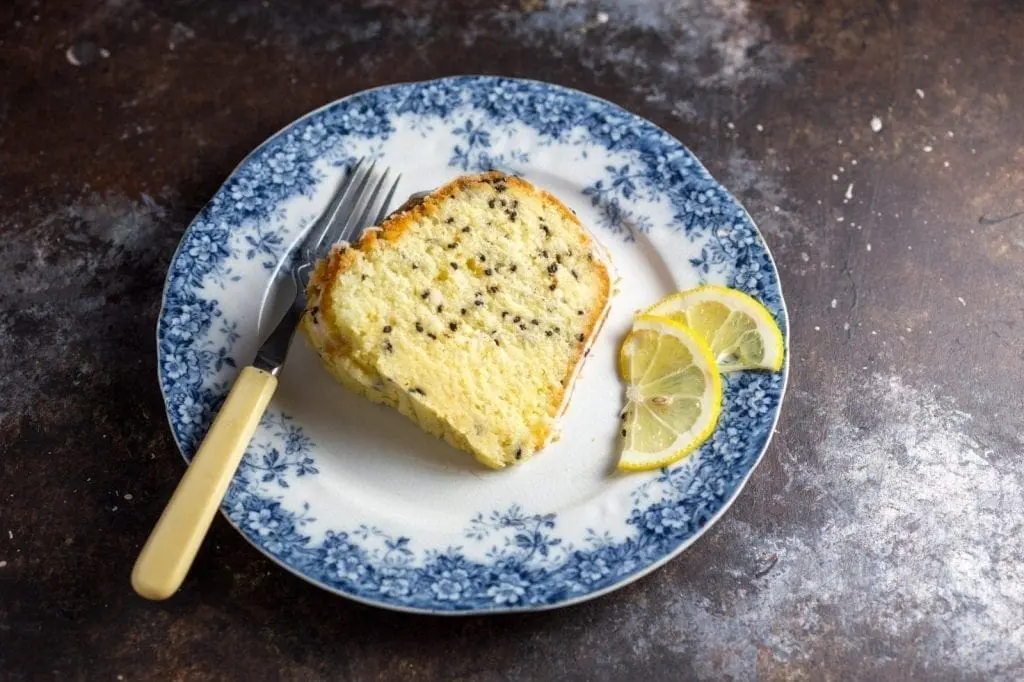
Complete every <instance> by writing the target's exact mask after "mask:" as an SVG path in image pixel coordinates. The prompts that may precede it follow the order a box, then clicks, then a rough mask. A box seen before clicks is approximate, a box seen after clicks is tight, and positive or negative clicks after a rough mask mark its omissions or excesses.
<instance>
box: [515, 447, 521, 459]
mask: <svg viewBox="0 0 1024 682" xmlns="http://www.w3.org/2000/svg"><path fill="white" fill-rule="evenodd" d="M522 458H523V449H522V448H519V449H517V450H516V459H522Z"/></svg>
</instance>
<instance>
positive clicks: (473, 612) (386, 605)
mask: <svg viewBox="0 0 1024 682" xmlns="http://www.w3.org/2000/svg"><path fill="white" fill-rule="evenodd" d="M459 81H512V82H518V83H529V84H533V85H535V86H540V87H543V88H553V89H556V90H561V91H563V92H566V93H568V94H571V95H574V96H579V97H584V98H587V99H591V100H596V101H598V102H600V103H601V104H603V105H605V106H608V107H611V108H613V109H615V110H617V111H618V112H620V113H623V114H626V115H628V116H630V117H634V118H637V119H639V120H641V121H643V122H644V123H645V124H647V125H649V126H651V127H652V128H654V129H655V130H657V131H658V132H659V133H661V134H662V135H665V136H667V137H668V138H670V139H672V140H674V141H676V142H677V143H678V144H679V145H680V146H681V147H683V148H684V149H685V150H686V151H687V153H688V154H689V156H690V157H691V159H692V160H693V162H694V163H695V165H696V167H697V169H698V170H700V171H702V172H703V173H705V174H706V176H707V177H708V178H710V179H711V180H712V181H713V182H714V183H715V185H717V186H718V187H720V188H722V189H723V190H724V191H725V192H726V194H727V195H728V196H729V197H730V198H731V199H732V200H733V202H734V203H735V205H736V206H737V207H738V208H739V209H740V210H741V211H742V212H743V215H744V216H745V217H746V219H747V221H748V222H749V223H750V225H751V227H753V229H754V231H755V232H756V234H757V236H758V237H759V238H760V240H761V243H762V244H763V247H764V252H765V255H766V257H767V259H768V261H769V262H770V263H771V266H772V268H773V270H774V271H775V274H776V279H777V282H778V297H779V316H780V317H781V318H782V322H783V325H784V326H783V329H784V333H783V341H784V347H785V349H784V356H783V357H784V363H783V366H782V369H781V370H780V373H781V375H782V382H781V384H780V386H779V402H778V408H777V409H776V410H775V415H774V417H773V419H772V421H771V424H770V427H769V429H768V436H767V438H766V439H765V442H764V444H763V445H762V446H761V449H760V452H759V453H758V455H757V457H756V458H755V459H754V460H753V462H752V463H751V465H750V468H749V469H748V470H747V472H746V473H745V474H744V475H743V477H742V479H741V480H740V481H739V483H738V484H737V485H736V488H735V490H733V492H732V494H731V495H730V496H729V497H728V498H727V499H726V500H725V502H724V503H723V504H722V506H721V507H720V508H719V509H718V510H717V511H716V512H715V513H714V514H712V515H711V517H710V518H708V520H707V522H706V523H704V524H703V525H702V526H700V527H699V528H698V529H697V530H696V532H694V533H693V535H691V536H690V537H689V538H687V539H686V540H684V541H683V542H681V543H680V544H679V545H678V546H677V547H675V548H674V549H673V550H672V551H670V552H668V553H667V554H665V555H664V556H663V557H661V558H659V559H657V560H656V561H653V562H651V563H649V564H647V565H646V566H644V567H642V568H639V569H637V570H636V571H634V572H633V573H630V574H629V575H627V576H625V577H623V578H622V579H620V580H619V581H617V582H614V583H611V584H609V585H606V586H605V587H602V588H600V589H597V590H594V591H591V592H587V593H585V594H581V595H577V596H574V597H571V598H567V599H562V600H559V601H556V602H553V603H550V604H532V605H528V606H518V607H517V606H511V607H509V606H504V605H503V606H499V607H496V608H488V609H480V608H470V609H463V610H458V609H453V610H444V609H431V608H418V607H414V606H406V605H402V604H394V603H390V602H386V601H375V600H372V599H369V598H366V597H363V596H360V595H358V594H354V593H350V592H345V591H343V590H341V589H338V588H335V587H332V586H331V585H328V584H326V583H322V582H319V581H317V580H315V579H314V578H312V577H310V576H308V575H306V574H305V573H302V572H301V571H300V570H299V569H298V568H296V567H294V566H291V565H289V564H288V563H285V562H284V561H283V560H281V559H280V558H278V557H277V556H275V555H273V554H272V553H271V552H270V551H268V550H267V549H266V548H265V547H263V546H261V545H258V544H257V543H256V542H255V541H253V540H252V538H250V537H249V535H248V534H247V533H246V532H244V531H243V529H242V528H241V527H240V526H239V525H238V524H237V523H235V521H234V520H233V519H232V518H231V516H230V515H229V514H228V513H227V510H226V509H225V508H224V505H223V501H222V502H221V503H220V504H219V505H218V511H219V512H220V515H221V516H222V517H223V518H224V519H225V520H226V521H227V522H228V523H229V524H230V525H231V527H232V528H234V529H235V531H237V532H238V534H239V535H240V536H241V537H242V538H243V539H244V540H245V541H246V542H247V543H249V544H250V545H251V546H252V547H254V548H255V549H257V550H258V551H259V552H260V553H261V554H262V555H263V556H265V557H266V558H268V559H270V560H271V561H272V562H273V563H274V564H276V565H278V566H280V567H281V568H284V569H285V570H286V571H288V572H289V573H291V574H292V575H294V576H296V577H298V578H300V579H302V580H303V581H304V582H306V583H308V584H310V585H313V586H314V587H317V588H319V589H321V590H325V591H327V592H329V593H331V594H335V595H338V596H340V597H344V598H345V599H350V600H352V601H354V602H357V603H359V604H363V605H366V606H371V607H375V608H380V609H385V610H389V611H395V612H399V613H408V614H415V615H429V616H448V617H465V616H484V615H501V614H509V613H536V612H541V611H552V610H555V609H560V608H565V607H569V606H575V605H578V604H581V603H584V602H587V601H590V600H592V599H597V598H599V597H603V596H605V595H607V594H609V593H611V592H614V591H616V590H619V589H622V588H623V587H626V586H627V585H630V584H632V583H634V582H636V581H638V580H640V579H642V578H644V577H646V576H647V575H649V574H651V573H652V572H654V571H656V570H657V569H659V568H661V567H662V566H664V565H665V564H667V563H668V562H669V561H671V560H672V559H675V558H676V557H678V556H679V555H680V554H682V553H683V552H684V551H686V550H687V549H689V547H690V546H692V545H693V543H695V542H696V541H697V540H698V539H700V538H701V537H703V536H704V534H705V533H707V532H708V531H709V530H710V529H711V528H712V527H713V526H714V525H715V524H716V523H718V522H719V521H720V520H721V518H722V517H723V516H724V515H725V513H726V512H728V511H729V509H730V508H731V507H732V505H733V504H734V503H735V502H736V500H737V499H738V498H739V497H740V494H741V493H742V492H743V490H744V489H745V488H746V486H747V483H749V482H750V479H751V477H752V476H753V474H754V471H755V470H756V469H757V468H758V466H759V465H760V464H761V461H762V460H763V459H764V456H765V453H767V451H768V446H769V445H771V442H772V439H773V438H774V436H775V433H776V428H777V426H778V423H779V419H780V417H781V415H782V407H783V405H784V403H785V397H786V390H787V388H788V386H789V373H790V358H791V354H790V323H789V309H788V307H787V305H786V298H785V294H784V293H783V291H782V289H783V287H782V276H781V272H780V270H779V267H778V263H776V261H775V256H774V254H773V253H772V250H771V248H770V247H769V245H768V242H767V240H766V239H765V237H764V233H763V232H762V231H761V229H760V227H758V224H757V222H756V221H755V220H754V219H753V216H751V215H750V212H749V211H748V210H747V208H746V206H745V205H744V204H743V203H741V202H740V201H739V199H737V198H736V197H735V196H734V195H733V194H732V192H731V191H729V190H728V188H726V187H725V185H723V184H722V183H721V182H719V181H718V179H717V178H715V176H714V175H712V174H711V172H710V171H709V170H708V169H707V167H706V166H705V165H704V163H703V162H702V161H701V160H700V158H698V157H697V155H696V154H694V153H693V152H692V151H691V150H690V148H689V147H688V146H687V145H686V144H685V143H684V142H683V141H682V140H680V139H679V138H678V137H676V136H675V135H673V134H672V133H670V132H668V131H667V130H665V129H664V128H662V127H661V126H659V125H658V124H656V123H654V122H653V121H651V120H649V119H648V118H646V117H644V116H641V115H640V114H637V113H634V112H632V111H630V110H628V109H626V108H625V107H623V106H621V105H619V104H616V103H615V102H612V101H610V100H607V99H605V98H603V97H601V96H599V95H594V94H592V93H589V92H586V91H584V90H579V89H577V88H573V87H569V86H565V85H560V84H557V83H550V82H548V81H542V80H538V79H533V78H520V77H515V76H502V75H493V74H461V75H455V76H443V77H439V78H430V79H426V80H419V81H398V82H393V83H385V84H381V85H377V86H374V87H371V88H366V89H363V90H357V91H355V92H350V93H349V94H347V95H345V96H343V97H339V98H337V99H335V100H332V101H330V102H327V103H325V104H323V105H321V106H319V107H317V108H315V109H312V110H310V111H308V112H306V113H305V114H303V115H302V116H299V117H298V118H295V119H292V120H291V121H289V122H288V123H286V124H285V125H283V126H282V127H281V128H279V129H278V130H277V131H275V132H274V133H273V134H271V135H269V136H268V137H266V138H265V139H264V140H263V141H262V142H260V143H259V144H258V145H256V146H255V147H253V148H252V149H251V150H250V151H249V153H247V154H246V155H245V156H244V157H242V159H241V160H240V161H239V162H238V163H237V164H236V165H235V166H234V167H233V168H232V169H231V171H230V172H229V173H228V174H227V175H226V176H225V177H224V180H223V181H222V182H221V183H220V185H218V187H217V189H216V190H214V192H213V194H212V195H211V196H210V199H208V200H207V201H206V202H205V203H204V204H203V205H202V206H201V207H200V208H199V209H198V211H197V212H196V214H195V216H194V217H193V218H192V220H191V221H190V222H189V224H188V226H186V228H185V229H184V230H183V231H182V233H181V237H180V239H179V241H178V244H177V246H176V247H175V249H174V252H173V253H172V255H171V258H170V260H169V261H168V268H167V274H166V275H165V277H164V286H163V288H162V290H161V293H160V309H159V311H158V313H157V318H156V319H157V324H156V329H155V330H154V340H155V342H156V360H157V362H156V369H155V373H156V379H157V385H158V386H159V388H160V396H161V398H162V400H163V403H164V418H165V419H166V421H167V426H168V430H169V431H170V432H171V438H172V439H173V440H174V444H175V447H176V448H177V449H178V454H179V455H181V457H182V459H183V460H184V461H185V465H186V467H187V466H189V465H190V464H191V460H189V458H188V457H187V456H186V455H185V448H184V447H182V443H181V441H180V440H179V439H178V433H177V432H176V430H175V429H174V424H173V423H172V421H171V412H170V403H169V401H168V395H167V392H166V391H165V390H164V384H163V382H162V381H161V367H162V365H161V360H162V357H161V355H162V350H161V343H160V323H161V320H163V318H164V314H165V309H166V306H167V299H168V296H167V294H168V290H169V288H170V286H171V277H172V274H173V273H172V269H173V265H174V263H175V262H176V261H177V260H178V256H179V254H180V251H181V249H182V247H183V245H184V244H185V241H186V240H185V237H186V235H187V234H188V232H189V231H190V230H191V229H192V228H193V226H194V225H195V224H196V222H197V221H198V220H199V218H200V216H201V215H202V214H203V211H205V210H206V208H207V207H208V206H209V205H210V204H212V203H213V201H214V199H215V198H216V197H217V196H218V195H219V194H220V192H221V190H223V189H224V187H225V186H226V185H227V184H228V183H229V182H230V181H231V179H232V177H234V175H235V174H236V173H237V172H238V171H239V169H241V168H242V167H243V166H245V165H246V163H248V161H249V159H251V158H252V157H253V156H254V155H256V154H257V153H258V152H260V151H261V150H262V149H264V148H265V147H267V146H268V145H270V144H271V143H272V142H273V141H274V140H276V139H277V138H279V137H281V136H282V135H284V134H286V133H287V132H288V131H289V130H291V129H292V128H293V127H294V126H296V125H298V124H299V123H301V122H302V121H305V120H306V119H308V118H310V117H312V116H315V115H316V114H318V113H320V112H322V111H324V110H326V109H328V108H331V107H335V106H338V105H341V104H343V103H344V102H346V101H348V100H350V99H352V98H355V97H358V96H364V95H367V94H369V93H373V92H376V91H379V90H386V89H391V88H402V87H410V86H422V85H429V84H432V83H440V82H459Z"/></svg>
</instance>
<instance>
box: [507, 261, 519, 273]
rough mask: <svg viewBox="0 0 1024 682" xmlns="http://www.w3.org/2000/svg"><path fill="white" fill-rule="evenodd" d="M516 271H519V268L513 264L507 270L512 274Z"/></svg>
mask: <svg viewBox="0 0 1024 682" xmlns="http://www.w3.org/2000/svg"><path fill="white" fill-rule="evenodd" d="M518 269H519V266H518V265H516V264H515V263H513V264H512V267H510V268H509V270H511V271H512V272H515V271H516V270H518Z"/></svg>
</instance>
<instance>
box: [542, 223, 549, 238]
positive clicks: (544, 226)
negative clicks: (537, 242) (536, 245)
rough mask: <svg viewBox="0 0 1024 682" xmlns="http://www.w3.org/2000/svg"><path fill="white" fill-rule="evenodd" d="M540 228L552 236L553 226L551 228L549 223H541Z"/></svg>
mask: <svg viewBox="0 0 1024 682" xmlns="http://www.w3.org/2000/svg"><path fill="white" fill-rule="evenodd" d="M540 229H542V230H544V234H546V235H547V236H549V237H550V236H551V228H549V227H548V226H547V225H541V226H540Z"/></svg>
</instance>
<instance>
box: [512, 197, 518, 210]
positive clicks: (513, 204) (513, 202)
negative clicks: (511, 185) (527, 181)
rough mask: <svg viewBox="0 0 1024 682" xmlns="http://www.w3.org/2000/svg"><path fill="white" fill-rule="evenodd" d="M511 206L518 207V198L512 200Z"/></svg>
mask: <svg viewBox="0 0 1024 682" xmlns="http://www.w3.org/2000/svg"><path fill="white" fill-rule="evenodd" d="M512 208H519V199H513V200H512Z"/></svg>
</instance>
